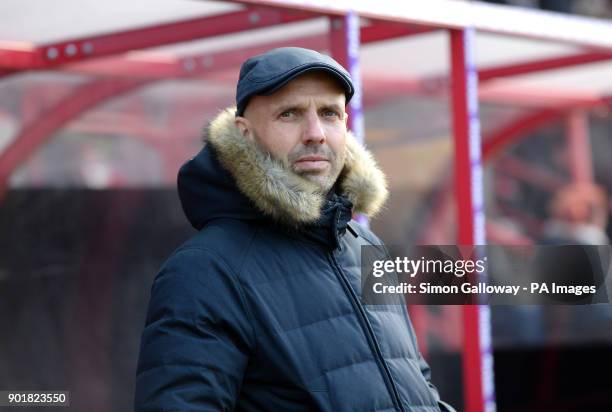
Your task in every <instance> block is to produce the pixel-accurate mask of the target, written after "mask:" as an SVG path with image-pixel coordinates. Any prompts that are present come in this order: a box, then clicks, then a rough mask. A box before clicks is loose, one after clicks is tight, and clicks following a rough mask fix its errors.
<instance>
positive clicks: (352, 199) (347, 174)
mask: <svg viewBox="0 0 612 412" xmlns="http://www.w3.org/2000/svg"><path fill="white" fill-rule="evenodd" d="M234 116H235V108H233V107H232V108H228V109H226V110H224V111H222V112H221V113H220V114H219V115H218V116H217V117H216V118H215V119H214V120H213V121H212V122H211V124H210V125H209V129H208V142H209V144H210V145H212V147H213V149H214V151H215V152H216V154H217V157H218V160H219V162H220V164H221V166H222V167H223V168H224V169H226V170H227V171H229V173H230V174H231V175H232V177H233V178H234V180H235V182H236V185H237V187H238V189H239V190H240V192H242V194H244V195H245V196H246V197H247V198H248V199H250V200H251V202H253V204H254V205H255V206H256V207H257V209H259V210H260V211H261V212H262V213H263V214H264V215H267V216H269V217H271V218H272V219H273V220H275V221H277V222H279V223H282V224H285V225H288V226H290V227H294V228H297V227H300V226H303V225H310V224H315V225H317V224H320V223H321V220H322V218H325V215H326V213H323V211H325V210H327V209H329V208H330V207H331V208H332V209H334V206H333V205H332V206H330V205H329V204H327V205H326V202H330V201H331V202H332V204H335V205H336V208H335V209H334V211H333V212H331V213H332V214H334V216H335V215H336V214H337V213H339V214H340V215H342V216H346V215H347V214H346V213H345V212H344V213H343V212H336V210H338V207H339V208H340V209H343V210H344V209H346V207H349V210H350V206H352V208H353V212H355V213H360V214H364V215H366V216H369V217H372V216H374V215H376V214H377V213H378V212H379V211H380V210H381V208H382V206H383V204H384V202H385V201H386V199H387V196H388V190H387V183H386V178H385V175H384V174H383V172H382V171H381V170H380V169H379V168H378V166H377V164H376V162H375V161H374V159H373V157H372V155H371V154H370V152H368V151H367V150H366V149H364V148H363V147H362V146H361V145H360V144H359V143H358V142H357V141H356V140H355V138H354V137H353V135H352V134H351V133H350V132H349V133H348V135H347V142H346V150H347V153H346V160H345V164H344V168H343V170H342V172H341V174H340V177H339V178H338V182H337V184H336V187H337V194H338V195H339V196H340V197H342V198H345V199H346V200H348V203H347V202H343V201H341V200H339V199H337V198H336V197H332V199H329V198H328V199H326V197H325V195H324V194H322V193H320V191H319V190H318V187H317V186H316V185H315V184H313V183H312V182H310V181H309V180H307V179H304V178H302V177H301V176H298V175H296V174H294V173H292V172H290V171H288V170H287V169H286V168H285V167H284V166H283V165H282V163H280V162H279V161H277V160H276V159H273V158H272V157H271V156H270V155H269V154H268V153H266V152H265V151H263V150H262V149H261V148H260V147H259V146H257V145H255V144H253V143H252V142H251V141H249V140H248V139H245V138H244V136H242V134H241V133H240V131H239V129H238V128H237V127H236V126H235V124H234ZM338 202H340V203H338ZM349 204H350V206H348V205H349ZM326 206H327V208H326ZM328 214H329V212H328ZM348 218H349V219H350V213H349V214H348ZM342 220H345V219H342Z"/></svg>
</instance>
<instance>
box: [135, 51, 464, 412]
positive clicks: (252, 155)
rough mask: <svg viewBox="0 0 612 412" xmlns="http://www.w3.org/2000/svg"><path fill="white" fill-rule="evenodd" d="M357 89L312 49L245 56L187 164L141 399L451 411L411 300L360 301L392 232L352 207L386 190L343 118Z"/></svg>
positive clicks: (157, 292)
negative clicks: (372, 226)
mask: <svg viewBox="0 0 612 412" xmlns="http://www.w3.org/2000/svg"><path fill="white" fill-rule="evenodd" d="M353 92H354V88H353V84H352V81H351V78H350V76H349V74H348V73H347V72H346V71H345V70H344V69H343V68H342V66H340V65H339V64H338V63H337V62H336V61H334V60H333V59H331V58H329V57H327V56H324V55H322V54H319V53H317V52H315V51H312V50H307V49H300V48H293V47H291V48H280V49H275V50H272V51H269V52H267V53H265V54H263V55H260V56H256V57H253V58H251V59H249V60H247V61H246V62H245V63H244V64H243V66H242V69H241V71H240V78H239V81H238V86H237V99H236V100H237V108H236V109H235V111H234V109H228V110H226V111H224V112H222V113H221V114H220V115H219V116H218V117H217V118H216V119H215V120H214V121H213V122H212V123H211V125H210V127H209V130H208V143H207V144H206V146H205V148H204V149H203V150H202V151H201V152H200V153H199V154H198V155H197V156H196V157H195V158H193V159H191V160H190V161H188V162H187V163H186V164H185V165H184V166H183V167H182V168H181V170H180V172H179V178H178V186H179V195H180V198H181V201H182V205H183V209H184V211H185V214H186V215H187V217H188V219H189V220H190V222H191V224H192V225H193V226H194V227H195V228H196V229H198V230H199V232H198V234H197V235H195V236H194V237H193V238H192V239H190V240H189V241H187V242H186V243H185V244H183V245H182V246H181V247H180V248H179V249H178V250H177V251H175V252H174V254H173V255H172V256H171V257H170V258H169V259H168V261H167V262H166V263H165V264H164V266H163V267H162V269H161V271H160V273H159V274H158V276H157V277H156V279H155V282H154V284H153V288H152V294H151V301H150V305H149V311H148V315H147V320H146V326H145V329H144V332H143V335H142V345H141V351H140V359H139V362H138V371H137V379H136V396H135V403H136V410H138V411H230V410H238V411H273V412H276V411H333V412H338V411H420V412H424V411H438V410H440V408H441V409H442V410H452V408H450V407H449V406H448V405H446V404H444V403H443V402H441V401H440V399H439V396H438V393H437V391H436V389H435V388H434V387H433V385H432V384H431V383H430V382H429V369H428V367H427V365H426V363H425V362H424V360H423V358H422V357H421V355H420V353H419V351H418V349H417V345H416V340H415V336H414V332H413V329H412V326H411V324H410V320H409V319H408V315H407V312H406V308H405V306H404V305H395V306H385V307H384V310H381V308H377V309H376V308H371V307H366V306H365V305H363V304H362V303H361V300H360V292H361V282H360V247H361V246H362V245H380V244H381V242H380V240H379V239H378V238H377V237H376V236H375V235H374V234H373V233H372V232H370V231H369V230H367V229H365V228H364V227H362V226H360V225H359V224H358V223H356V222H355V221H352V220H351V215H352V214H353V213H362V214H366V215H370V216H372V215H374V214H376V212H377V211H379V210H380V208H381V207H382V205H383V203H384V201H385V199H386V197H387V189H386V184H385V177H384V175H383V173H382V172H381V171H380V170H379V169H378V167H377V166H376V164H375V162H374V160H373V159H372V157H371V155H370V154H369V153H368V152H367V151H366V150H365V149H363V148H362V147H360V146H359V144H358V143H357V142H356V141H355V139H354V138H353V137H352V136H351V135H350V134H349V133H348V132H347V129H346V125H347V114H346V112H345V106H346V104H347V102H348V101H349V99H350V98H351V96H352V95H353Z"/></svg>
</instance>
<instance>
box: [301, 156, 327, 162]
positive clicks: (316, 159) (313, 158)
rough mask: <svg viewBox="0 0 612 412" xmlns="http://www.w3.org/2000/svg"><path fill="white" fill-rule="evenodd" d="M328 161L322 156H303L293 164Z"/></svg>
mask: <svg viewBox="0 0 612 412" xmlns="http://www.w3.org/2000/svg"><path fill="white" fill-rule="evenodd" d="M328 161H329V160H327V158H326V157H323V156H304V157H300V158H299V159H298V160H296V161H295V162H296V163H299V162H328Z"/></svg>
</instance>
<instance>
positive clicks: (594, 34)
mask: <svg viewBox="0 0 612 412" xmlns="http://www.w3.org/2000/svg"><path fill="white" fill-rule="evenodd" d="M233 2H234V3H240V4H246V5H251V6H273V7H277V8H279V9H285V10H288V9H291V10H301V11H308V12H313V13H320V14H323V15H336V16H343V15H345V14H346V13H348V12H349V11H352V12H355V13H357V14H358V15H360V16H362V17H366V18H372V19H379V20H383V21H394V22H401V23H410V24H416V25H420V26H426V27H432V28H438V29H440V28H447V29H464V28H474V29H475V30H478V31H483V32H490V33H499V34H505V35H514V36H519V37H523V38H525V37H526V38H533V39H541V40H550V41H554V42H556V43H570V44H576V45H583V46H593V47H603V48H608V49H612V23H611V22H610V21H608V20H604V19H596V18H589V17H579V16H571V15H567V14H561V13H554V12H550V11H543V10H535V9H526V8H521V7H513V6H505V5H498V4H486V3H483V2H478V1H475V2H472V1H462V0H429V1H403V2H398V1H396V0H377V1H371V0H335V1H331V2H330V1H325V0H234V1H233Z"/></svg>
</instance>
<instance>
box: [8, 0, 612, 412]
mask: <svg viewBox="0 0 612 412" xmlns="http://www.w3.org/2000/svg"><path fill="white" fill-rule="evenodd" d="M236 2H237V3H243V4H248V5H251V6H254V7H255V8H249V9H247V10H241V11H237V12H232V13H225V14H221V15H216V16H206V17H200V18H195V19H190V20H185V21H179V22H174V23H165V24H160V25H154V26H149V27H145V28H140V29H133V30H125V31H120V32H115V33H109V34H103V35H99V36H92V37H87V38H75V39H70V40H66V41H62V42H57V43H52V44H46V45H41V46H36V45H27V46H28V47H23V46H24V45H21V46H20V47H9V46H7V45H6V44H4V45H3V46H0V77H2V76H7V75H10V74H13V73H18V72H19V71H22V70H31V69H48V68H55V67H59V66H63V67H65V68H66V69H67V70H75V71H81V72H87V73H93V74H102V75H120V76H133V77H136V78H139V79H141V78H145V80H121V81H108V80H100V81H96V82H92V83H90V84H86V85H83V86H80V87H78V88H77V89H76V90H75V91H74V93H73V94H71V95H70V96H68V97H67V98H65V99H63V100H62V101H60V102H59V103H58V104H57V105H56V106H55V107H53V108H51V109H50V110H48V111H47V112H45V113H43V114H41V115H40V116H38V118H37V120H35V121H33V122H30V123H26V126H25V127H24V128H23V130H22V131H21V132H20V134H19V135H18V136H17V138H16V139H15V140H14V141H13V142H12V143H11V144H10V145H9V146H8V147H7V148H6V149H5V150H4V151H3V152H2V153H0V198H1V197H2V194H3V192H4V191H5V190H6V188H7V181H8V178H9V176H10V174H11V173H12V172H13V171H14V170H15V169H16V168H17V167H18V165H20V164H21V163H22V162H23V161H24V160H25V159H26V158H27V157H28V156H29V155H31V154H32V153H33V152H34V151H35V150H36V149H37V148H38V147H39V146H40V145H41V144H43V143H44V142H45V141H47V140H48V139H49V138H50V137H51V136H52V134H53V133H54V132H56V131H57V130H58V129H59V128H61V127H63V126H64V125H65V124H66V123H67V122H69V121H70V120H72V119H74V118H76V117H77V116H79V115H81V114H82V113H83V112H84V111H86V110H88V109H91V108H92V107H94V106H96V105H98V104H100V103H102V102H104V101H106V100H107V99H110V98H114V97H116V96H118V95H120V94H123V93H127V92H130V91H133V90H135V89H137V88H139V87H142V86H143V85H146V84H149V83H150V82H151V81H153V79H165V78H173V77H183V76H198V75H206V74H209V73H215V74H218V73H219V72H220V71H221V70H227V69H229V68H232V69H234V68H236V67H237V66H238V65H239V64H240V63H241V62H242V61H243V60H244V59H245V58H246V57H248V56H251V55H253V54H257V53H260V52H263V51H265V50H268V49H270V48H273V47H277V46H282V45H287V44H288V43H290V44H292V45H299V46H302V47H310V48H320V47H330V48H331V51H332V54H333V55H334V56H336V57H337V59H338V60H340V61H341V62H345V63H346V61H347V59H346V41H345V40H346V39H341V38H340V36H341V34H343V33H342V32H341V31H340V30H334V28H333V27H332V34H331V36H330V37H329V38H328V37H327V35H318V36H311V37H308V38H302V39H292V40H290V41H279V42H273V43H268V44H264V45H259V46H254V47H247V48H243V49H241V50H232V51H224V52H218V53H213V54H205V55H195V56H185V57H181V58H178V57H174V56H169V57H170V59H169V60H168V61H167V62H160V61H156V60H154V59H149V58H147V57H146V56H145V55H142V54H141V55H140V56H138V58H134V57H133V56H131V57H109V56H116V55H119V54H121V53H123V52H126V51H131V50H137V49H143V48H147V47H155V46H160V45H165V44H171V43H177V42H184V41H189V40H195V39H202V38H206V37H210V36H218V35H222V34H228V33H235V32H238V31H244V30H250V29H256V28H261V27H266V26H271V25H275V24H281V23H290V22H296V21H301V20H304V19H309V18H314V17H320V16H321V15H326V16H332V21H341V20H342V19H344V18H345V17H344V16H345V15H346V12H347V10H343V9H341V7H342V6H339V5H333V4H332V5H321V4H320V5H318V6H312V5H306V6H305V5H303V4H301V3H303V2H300V1H299V0H293V1H292V2H288V3H285V4H283V3H282V2H280V0H261V1H258V0H244V1H236ZM290 3H291V4H290ZM356 3H358V4H356V5H355V7H356V8H357V9H359V10H360V11H362V15H363V16H365V17H368V18H370V19H371V20H370V21H369V25H365V26H364V27H362V28H361V41H362V43H369V42H374V41H380V40H385V39H390V38H394V37H399V36H406V35H411V34H418V33H422V32H425V31H430V30H438V29H440V28H451V30H450V32H451V63H452V72H451V81H452V89H451V99H452V103H453V134H454V138H455V149H456V150H455V163H454V171H455V173H454V186H455V198H456V202H457V216H458V219H457V222H458V243H459V244H465V245H471V244H474V243H475V238H474V227H475V224H476V222H475V221H474V205H473V201H472V193H471V185H473V184H474V176H473V175H472V169H471V160H470V152H469V149H468V148H469V144H470V142H469V114H468V106H467V100H466V96H467V94H468V90H467V88H466V71H467V69H468V68H467V67H466V50H465V49H464V35H465V32H464V28H465V27H469V26H472V25H473V26H475V27H477V28H479V29H481V30H485V31H496V32H500V33H511V34H520V35H525V36H528V37H534V38H544V39H554V38H555V36H558V37H559V39H561V40H562V41H565V42H572V37H571V33H564V32H563V31H562V30H559V29H558V28H556V29H553V28H546V30H544V27H542V28H541V30H536V28H530V27H528V25H527V24H526V25H525V27H522V28H520V30H519V29H516V30H515V29H514V27H512V24H511V22H507V24H506V25H505V26H503V25H502V26H503V27H501V28H498V29H497V30H493V29H492V28H491V27H490V26H487V25H488V24H489V22H490V21H492V20H494V19H493V18H495V17H496V16H498V17H499V16H501V12H502V11H504V10H506V12H507V13H509V14H508V15H510V14H512V17H513V19H514V20H515V21H520V19H518V18H517V16H518V17H520V16H523V15H524V16H530V15H531V14H529V12H522V11H512V12H511V11H510V10H511V9H504V8H503V7H502V8H498V7H496V6H488V5H481V4H478V2H475V3H471V2H467V3H465V4H463V3H464V2H456V4H455V3H453V4H455V5H454V6H453V7H455V8H456V9H453V10H455V11H463V12H467V11H470V12H473V13H455V14H453V13H452V12H451V11H448V10H446V11H445V13H441V12H439V11H435V10H433V9H432V10H429V11H428V12H427V13H425V14H422V15H416V14H415V15H412V14H411V13H409V10H408V9H409V8H410V7H416V6H413V5H408V3H406V4H403V5H402V6H399V5H397V7H399V8H400V9H401V12H399V11H398V13H396V14H389V8H387V7H386V6H385V5H387V6H388V5H389V4H390V3H389V1H386V0H381V4H377V6H380V7H374V6H372V5H371V2H370V3H367V2H363V1H361V2H356ZM449 4H450V3H449ZM265 5H268V6H274V7H275V8H266V7H259V6H265ZM379 9H380V11H379ZM296 10H297V11H296ZM415 10H416V9H415ZM385 13H386V14H385ZM428 13H429V14H428ZM519 15H520V16H519ZM534 15H535V14H534ZM333 16H335V17H333ZM448 16H451V17H448ZM453 18H455V20H456V21H455V22H454V23H453V22H452V20H453ZM542 19H543V21H544V20H545V21H547V22H551V23H552V22H554V21H555V20H554V16H552V15H550V14H543V15H542ZM570 20H572V19H571V18H570ZM571 23H572V24H568V27H570V26H571V27H574V28H580V27H583V26H584V24H587V23H584V22H582V21H580V20H575V21H574V20H572V21H571ZM583 23H584V24H583ZM413 24H416V25H413ZM500 24H501V23H500ZM434 27H435V28H434ZM600 29H601V27H600ZM604 29H605V28H604ZM604 29H601V30H603V32H604V33H607V32H608V31H610V32H611V33H612V30H608V29H609V28H608V29H605V30H604ZM577 32H578V31H577ZM609 38H612V36H605V35H603V36H593V35H592V33H591V35H589V36H586V35H584V36H583V37H582V38H581V40H583V43H584V44H590V45H595V46H597V45H598V46H602V45H603V46H606V47H608V46H610V43H609V41H608V40H607V39H609ZM576 42H578V41H576ZM104 56H106V58H104V59H98V60H96V61H87V60H89V59H92V58H99V57H104ZM611 58H612V52H610V51H606V50H603V51H588V52H584V53H577V54H574V55H570V56H561V57H556V58H548V59H542V60H539V61H530V62H521V63H518V64H511V65H504V66H498V67H489V68H485V69H482V70H480V73H479V76H480V81H481V82H486V81H489V80H492V79H498V78H500V77H508V76H515V75H521V74H528V73H534V72H538V71H544V70H553V69H558V68H563V67H569V66H574V65H579V64H587V63H593V62H598V61H604V60H608V59H611ZM409 83H410V85H409V87H410V88H411V90H417V91H421V92H428V93H433V92H435V91H436V90H438V91H439V90H442V89H447V88H448V81H447V80H446V79H444V78H439V79H426V80H424V81H420V82H414V81H411V82H409ZM436 87H437V89H436ZM401 90H404V91H405V90H406V89H399V91H401ZM605 99H610V101H609V102H608V103H610V102H612V98H603V99H598V98H595V97H594V98H593V99H591V100H588V99H586V100H585V99H583V101H580V99H577V100H576V101H575V102H574V105H573V106H576V105H579V106H582V107H585V108H588V107H592V106H593V105H596V104H601V103H602V100H603V101H605ZM587 100H588V101H587ZM568 113H569V114H568ZM564 115H567V116H568V129H567V130H568V143H569V147H570V153H571V154H572V156H571V157H570V160H571V163H570V164H571V169H572V174H573V176H574V179H576V180H590V179H592V170H591V164H590V156H589V153H588V146H587V145H586V143H587V138H588V130H587V119H586V115H585V112H584V111H570V107H569V106H562V107H553V108H547V109H544V110H540V111H538V112H536V113H533V114H530V115H528V116H525V117H521V118H519V119H518V120H517V121H516V122H514V123H513V124H511V125H509V126H506V127H504V128H502V129H501V130H499V131H497V132H496V133H494V134H493V135H492V136H491V137H490V138H489V139H486V140H485V141H484V144H483V153H482V159H483V161H484V160H490V159H491V157H492V156H493V155H494V154H495V153H496V152H499V151H500V150H501V149H502V148H503V147H505V146H507V145H508V144H510V143H515V142H516V141H518V140H519V139H520V138H521V137H522V136H523V135H524V134H526V133H528V132H529V131H531V130H533V129H535V128H537V127H540V126H541V125H543V124H545V123H547V122H550V121H553V120H556V119H558V118H560V117H562V116H564ZM350 119H351V120H352V118H350ZM170 161H172V159H170ZM479 322H480V318H479V312H478V310H477V307H476V306H468V307H466V309H465V312H464V331H465V334H464V343H465V350H464V373H465V375H464V378H465V390H466V392H465V398H466V410H467V411H469V412H475V411H478V412H480V411H482V410H483V408H484V405H483V399H482V393H483V391H482V389H483V388H482V385H483V384H482V380H481V376H480V371H481V370H482V367H483V365H482V364H481V357H480V350H479V341H478V339H479V334H478V330H479Z"/></svg>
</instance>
